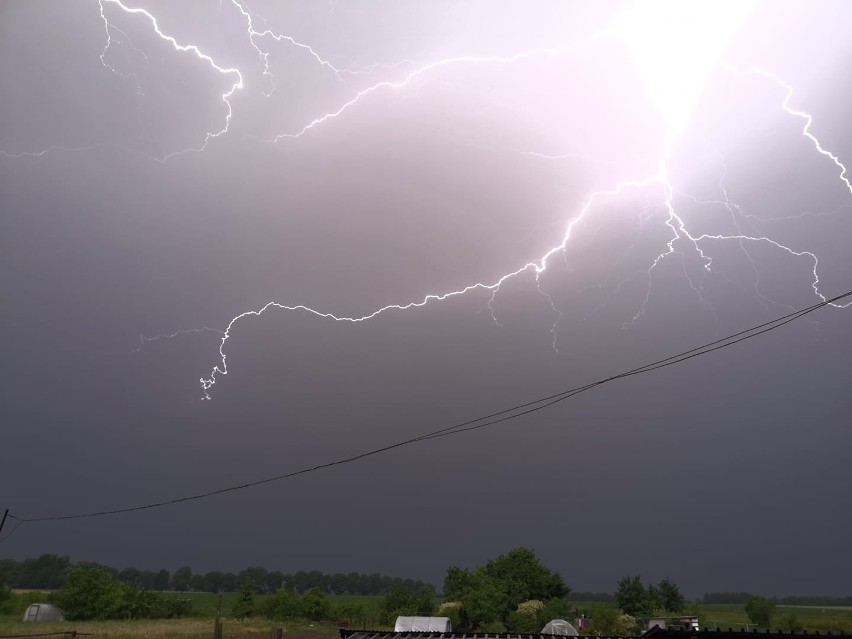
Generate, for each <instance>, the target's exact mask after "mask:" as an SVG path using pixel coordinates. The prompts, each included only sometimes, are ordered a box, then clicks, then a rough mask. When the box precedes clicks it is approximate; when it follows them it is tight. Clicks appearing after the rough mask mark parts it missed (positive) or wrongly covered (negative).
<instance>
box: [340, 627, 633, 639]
mask: <svg viewBox="0 0 852 639" xmlns="http://www.w3.org/2000/svg"><path fill="white" fill-rule="evenodd" d="M340 639H565V637H564V636H562V635H543V634H539V633H535V634H521V633H516V632H500V633H496V632H393V631H392V630H350V629H348V628H341V629H340ZM595 639H628V638H627V637H596V638H595Z"/></svg>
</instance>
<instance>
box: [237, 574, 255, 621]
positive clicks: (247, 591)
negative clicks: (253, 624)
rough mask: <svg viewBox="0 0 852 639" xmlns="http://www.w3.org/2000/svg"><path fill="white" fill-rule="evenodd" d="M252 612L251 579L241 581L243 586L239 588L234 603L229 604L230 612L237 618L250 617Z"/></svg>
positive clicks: (252, 589) (252, 586) (252, 590)
mask: <svg viewBox="0 0 852 639" xmlns="http://www.w3.org/2000/svg"><path fill="white" fill-rule="evenodd" d="M253 613H254V585H253V584H252V583H251V580H249V579H246V580H244V581H243V586H242V588H241V589H240V594H239V596H238V597H237V600H236V601H235V602H234V605H233V606H231V614H232V615H233V616H234V617H236V618H237V619H245V618H246V617H251V616H252V614H253Z"/></svg>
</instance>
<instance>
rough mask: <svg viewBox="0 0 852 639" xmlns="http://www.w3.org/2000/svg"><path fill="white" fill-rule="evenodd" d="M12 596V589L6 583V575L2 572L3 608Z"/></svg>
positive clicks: (1, 605) (1, 591) (0, 579)
mask: <svg viewBox="0 0 852 639" xmlns="http://www.w3.org/2000/svg"><path fill="white" fill-rule="evenodd" d="M11 598H12V590H11V589H10V588H9V586H8V584H7V583H6V575H5V574H4V573H2V572H0V609H3V608H4V607H5V605H6V602H8V601H9V600H10V599H11Z"/></svg>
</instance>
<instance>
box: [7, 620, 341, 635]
mask: <svg viewBox="0 0 852 639" xmlns="http://www.w3.org/2000/svg"><path fill="white" fill-rule="evenodd" d="M273 627H281V624H280V623H278V624H273V622H271V621H268V620H266V619H255V620H251V621H225V622H224V623H223V629H222V636H223V639H258V638H260V639H268V637H269V634H270V631H271V630H272V628H273ZM70 630H76V631H77V632H79V633H93V634H94V635H95V637H99V638H102V639H212V637H213V621H212V620H211V619H143V620H138V621H65V622H62V623H41V624H38V632H39V633H51V632H68V631H70ZM285 631H286V633H287V634H286V635H285V636H287V637H288V639H310V638H313V637H315V638H316V639H332V637H333V636H336V635H337V628H336V627H332V626H328V625H325V624H316V625H315V626H294V627H289V628H288V627H286V626H285ZM32 632H34V630H33V624H32V623H23V622H20V621H18V622H6V621H4V622H3V623H2V628H0V635H2V636H9V635H26V634H29V633H32Z"/></svg>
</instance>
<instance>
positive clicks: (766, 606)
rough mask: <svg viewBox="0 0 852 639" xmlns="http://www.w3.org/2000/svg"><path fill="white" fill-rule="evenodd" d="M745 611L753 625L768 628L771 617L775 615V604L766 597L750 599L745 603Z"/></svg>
mask: <svg viewBox="0 0 852 639" xmlns="http://www.w3.org/2000/svg"><path fill="white" fill-rule="evenodd" d="M745 611H746V614H747V615H748V618H749V619H750V620H751V622H752V623H753V624H755V625H757V626H760V627H762V628H769V626H770V625H771V624H772V615H773V614H774V613H775V604H774V603H772V602H771V601H769V599H767V598H766V597H752V598H751V599H749V600H748V603H746V605H745Z"/></svg>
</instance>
